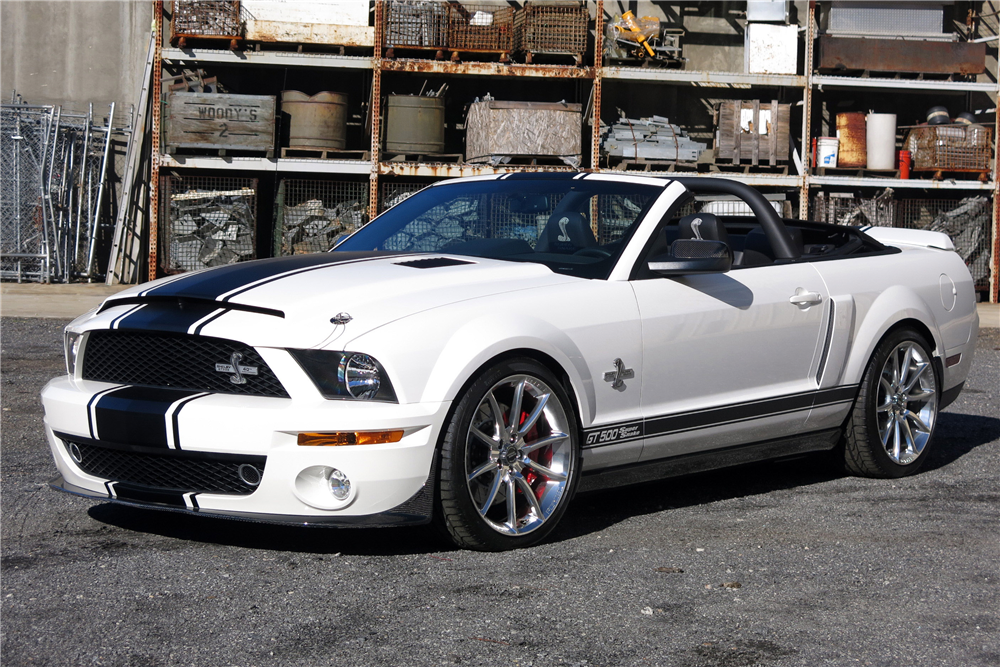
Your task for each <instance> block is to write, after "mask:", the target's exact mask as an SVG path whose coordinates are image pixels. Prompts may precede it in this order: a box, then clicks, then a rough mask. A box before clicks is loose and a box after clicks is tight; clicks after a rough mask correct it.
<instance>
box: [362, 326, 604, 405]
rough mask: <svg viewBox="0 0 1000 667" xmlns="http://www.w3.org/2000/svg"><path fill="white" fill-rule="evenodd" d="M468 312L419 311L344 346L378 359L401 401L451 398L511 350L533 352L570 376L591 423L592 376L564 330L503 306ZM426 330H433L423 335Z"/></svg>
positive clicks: (594, 398) (579, 403) (593, 391)
mask: <svg viewBox="0 0 1000 667" xmlns="http://www.w3.org/2000/svg"><path fill="white" fill-rule="evenodd" d="M470 310H471V309H469V308H465V309H464V310H463V311H462V315H464V317H461V316H460V315H459V313H458V312H454V313H453V314H449V313H445V312H442V310H435V311H428V312H424V313H418V314H416V315H412V316H410V317H406V318H404V319H402V320H399V321H397V322H394V323H392V324H391V325H388V326H385V327H381V328H379V329H376V330H375V331H371V332H369V333H366V334H364V335H362V336H360V337H358V338H356V339H354V340H352V341H351V342H350V343H349V344H348V346H349V348H350V349H357V350H363V351H365V352H366V353H368V354H371V355H372V356H374V357H375V358H376V359H378V360H379V362H380V363H382V365H383V366H384V367H385V370H386V373H387V374H388V376H389V378H390V379H391V381H392V383H393V388H394V389H395V390H396V395H397V398H398V399H399V401H400V402H401V403H410V402H421V403H423V402H440V401H452V400H455V398H456V397H457V396H458V394H459V391H460V390H461V388H462V387H463V386H464V385H465V384H466V382H468V381H469V379H470V378H472V377H473V376H474V375H475V373H476V371H477V370H478V369H480V368H481V367H482V366H484V365H485V364H486V363H488V362H489V360H490V359H493V358H496V357H497V356H500V355H502V354H504V353H507V352H511V351H513V350H523V349H528V350H537V351H538V352H541V353H542V354H545V355H547V356H549V357H551V358H552V359H554V360H555V361H556V363H558V364H559V366H560V367H561V368H562V370H563V371H564V372H565V373H566V375H567V376H568V378H569V382H570V384H571V386H572V388H573V391H574V393H575V395H576V398H577V403H578V405H577V409H578V410H579V412H580V417H581V419H582V420H583V423H585V424H587V423H590V422H591V421H593V417H594V414H595V412H596V403H597V399H596V395H595V387H594V379H593V377H592V374H591V372H590V369H589V368H588V366H587V364H586V360H585V357H584V354H583V353H582V351H581V350H580V349H579V347H578V346H577V345H576V343H574V341H573V340H572V339H571V338H570V337H569V336H568V335H567V334H566V332H564V331H563V330H561V329H560V328H558V327H556V326H555V325H554V324H552V323H551V322H548V321H546V320H544V319H542V318H540V317H537V316H534V315H531V314H524V313H518V314H516V315H510V316H509V317H508V316H506V314H505V313H504V312H503V310H500V311H496V310H493V309H489V310H487V309H482V308H476V309H475V311H474V312H469V311H470ZM449 320H450V321H449ZM425 331H427V332H435V333H434V334H430V335H422V334H421V332H425ZM442 331H450V335H442Z"/></svg>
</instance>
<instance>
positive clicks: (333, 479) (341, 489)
mask: <svg viewBox="0 0 1000 667" xmlns="http://www.w3.org/2000/svg"><path fill="white" fill-rule="evenodd" d="M327 480H328V483H329V484H330V493H332V494H333V497H334V498H336V499H337V500H347V498H348V497H349V496H350V495H351V480H349V479H347V475H345V474H344V473H342V472H340V471H339V470H337V469H336V468H331V469H330V476H329V477H328V478H327Z"/></svg>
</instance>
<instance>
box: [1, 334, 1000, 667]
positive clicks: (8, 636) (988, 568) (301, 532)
mask: <svg viewBox="0 0 1000 667" xmlns="http://www.w3.org/2000/svg"><path fill="white" fill-rule="evenodd" d="M62 324H63V323H62V322H58V321H53V320H38V319H11V318H4V320H3V322H2V327H3V330H2V348H3V349H2V363H3V368H2V406H3V412H2V429H3V439H2V469H0V475H2V504H0V509H2V525H0V537H2V584H0V596H2V607H0V609H2V634H0V642H2V645H0V660H2V662H3V664H4V665H5V666H7V667H14V666H16V665H136V666H142V667H155V666H159V665H198V666H201V665H211V666H225V665H240V666H243V665H247V666H249V665H282V666H286V665H308V666H312V665H350V666H357V665H440V664H445V665H454V664H463V665H537V666H541V665H546V666H548V665H558V664H566V665H587V666H597V665H608V666H612V665H613V666H618V665H676V666H688V665H691V666H694V665H704V666H711V667H715V666H719V667H744V666H747V667H749V666H752V665H769V666H770V665H775V666H784V665H808V666H810V667H814V666H816V665H837V666H840V665H848V664H851V665H853V664H857V665H887V666H888V665H892V666H896V665H933V666H935V667H939V666H942V665H956V666H962V667H971V666H975V665H998V664H1000V595H998V581H1000V573H998V567H1000V565H998V564H1000V538H998V533H1000V504H998V501H1000V484H998V482H997V479H998V476H997V471H998V470H1000V465H998V464H1000V419H998V416H1000V387H998V378H1000V330H997V329H992V330H984V331H983V332H982V334H981V337H980V349H979V352H978V354H977V358H976V362H975V365H974V367H973V371H972V376H971V378H970V380H969V382H968V383H967V384H966V390H965V392H964V393H963V394H962V396H961V397H960V398H959V400H958V401H957V402H956V403H955V404H953V405H952V406H951V407H949V408H948V410H947V411H946V412H945V413H944V414H942V415H941V418H940V421H939V424H938V433H937V440H936V445H935V450H934V452H933V454H932V458H931V460H930V461H929V462H928V463H929V465H927V466H926V468H925V469H924V471H923V472H922V473H921V474H919V475H916V476H914V477H909V478H906V479H902V480H889V481H883V480H868V479H858V478H852V477H845V476H843V475H841V474H839V473H837V472H834V471H833V470H832V469H831V467H830V466H829V465H828V464H827V463H826V462H825V461H824V460H823V459H821V458H805V459H799V460H796V461H790V462H783V463H771V464H760V465H754V466H748V467H744V468H740V469H734V470H729V471H724V472H715V473H706V474H701V475H697V476H692V477H688V478H683V479H674V480H667V481H664V482H659V483H655V484H647V485H643V486H637V487H631V488H625V489H618V490H613V491H602V492H595V493H591V494H588V495H583V496H579V497H578V498H577V499H576V500H575V501H574V503H573V505H572V506H571V507H570V509H569V512H568V513H567V514H566V517H565V519H564V520H563V523H562V525H561V526H560V528H559V529H558V530H557V531H556V533H555V535H554V537H553V538H552V539H550V540H549V541H548V542H546V543H544V544H542V545H541V546H538V547H535V548H533V549H527V550H521V551H518V552H514V553H506V554H484V553H473V552H464V551H456V550H453V549H451V548H450V547H447V546H445V545H444V544H443V543H442V542H440V541H439V540H438V539H437V538H436V537H435V536H434V535H433V534H432V533H431V532H430V530H428V529H424V528H412V529H394V530H339V531H338V530H329V529H297V528H286V527H268V526H260V525H255V524H248V523H239V522H234V521H223V520H217V519H208V518H202V517H189V516H182V515H173V514H167V513H159V512H152V511H142V510H136V509H131V508H125V507H119V506H113V505H110V504H94V503H92V502H88V501H86V500H83V499H79V498H75V497H72V496H68V495H66V494H62V493H57V492H55V491H52V490H50V489H48V488H47V486H46V482H47V481H48V480H49V479H50V478H51V477H52V476H53V475H54V474H55V467H54V466H53V464H52V462H51V458H50V454H49V452H48V447H47V446H46V444H45V442H44V439H43V436H42V432H41V416H42V412H41V406H40V403H39V399H38V392H39V390H40V389H41V387H42V386H43V385H44V383H45V382H46V381H47V380H48V378H50V377H52V376H54V375H57V374H59V373H60V372H61V370H62V368H63V362H62V356H61V335H60V331H61V326H62Z"/></svg>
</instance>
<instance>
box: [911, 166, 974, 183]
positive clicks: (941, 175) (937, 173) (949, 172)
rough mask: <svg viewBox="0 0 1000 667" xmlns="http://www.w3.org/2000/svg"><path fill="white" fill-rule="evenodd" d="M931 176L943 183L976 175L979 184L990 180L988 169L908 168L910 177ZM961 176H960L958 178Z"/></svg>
mask: <svg viewBox="0 0 1000 667" xmlns="http://www.w3.org/2000/svg"><path fill="white" fill-rule="evenodd" d="M918 173H919V174H928V173H929V174H931V179H932V180H935V181H943V180H945V179H954V180H967V176H968V174H977V176H976V178H977V180H979V182H980V183H987V182H988V181H989V180H990V170H989V169H913V168H912V167H911V168H910V174H911V177H912V175H913V174H918ZM959 174H961V176H959Z"/></svg>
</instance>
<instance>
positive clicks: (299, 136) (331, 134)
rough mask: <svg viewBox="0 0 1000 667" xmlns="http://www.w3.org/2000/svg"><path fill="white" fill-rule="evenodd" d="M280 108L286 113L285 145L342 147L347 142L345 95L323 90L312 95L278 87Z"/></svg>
mask: <svg viewBox="0 0 1000 667" xmlns="http://www.w3.org/2000/svg"><path fill="white" fill-rule="evenodd" d="M281 110H282V111H284V112H285V113H287V114H288V115H289V117H290V118H291V123H290V125H289V129H288V147H289V148H300V149H310V148H311V149H325V148H344V147H345V146H346V145H347V95H345V94H343V93H332V92H329V91H324V92H322V93H316V94H315V95H313V96H311V97H310V96H309V95H306V94H305V93H300V92H299V91H297V90H283V91H281Z"/></svg>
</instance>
